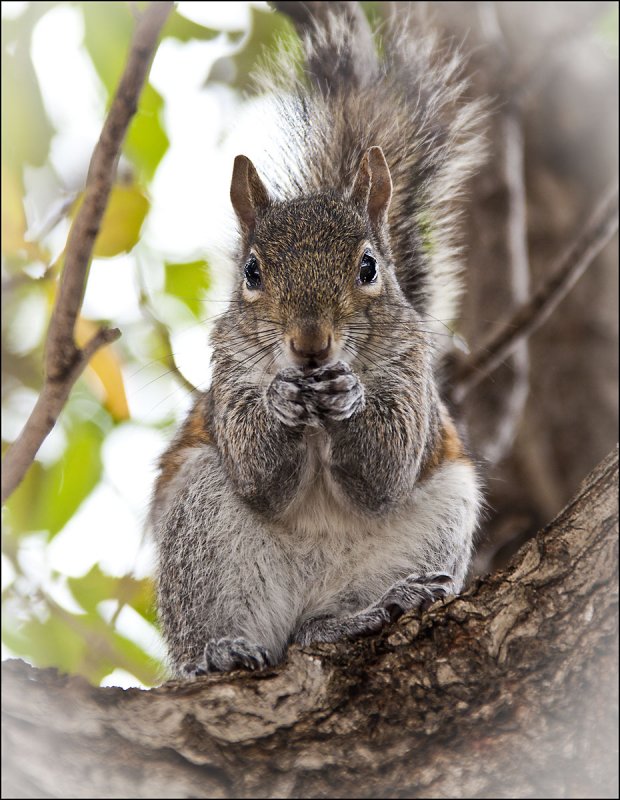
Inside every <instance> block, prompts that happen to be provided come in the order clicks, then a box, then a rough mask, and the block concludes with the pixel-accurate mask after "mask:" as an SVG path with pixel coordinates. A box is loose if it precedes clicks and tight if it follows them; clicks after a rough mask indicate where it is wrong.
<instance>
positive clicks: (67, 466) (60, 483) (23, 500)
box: [7, 422, 103, 538]
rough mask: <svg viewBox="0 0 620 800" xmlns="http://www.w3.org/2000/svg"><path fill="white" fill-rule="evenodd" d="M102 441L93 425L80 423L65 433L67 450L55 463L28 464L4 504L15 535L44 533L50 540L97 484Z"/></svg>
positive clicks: (99, 474) (101, 435) (98, 430)
mask: <svg viewBox="0 0 620 800" xmlns="http://www.w3.org/2000/svg"><path fill="white" fill-rule="evenodd" d="M102 441H103V433H102V431H101V429H100V428H99V427H98V426H97V425H95V424H94V423H92V422H82V423H80V424H79V425H76V426H74V427H73V428H72V429H70V430H69V432H68V445H67V449H66V450H65V452H64V454H63V456H62V457H61V458H60V459H59V460H58V461H57V462H56V463H55V464H53V465H52V466H51V467H44V466H43V465H42V464H41V463H40V462H38V461H35V462H34V464H32V466H31V467H30V469H29V470H28V472H27V473H26V477H25V479H24V481H23V482H22V483H21V485H20V486H18V488H17V489H16V490H15V492H14V493H13V495H12V496H11V497H10V499H9V500H8V503H7V515H8V519H7V521H8V523H9V525H10V528H11V529H12V530H13V531H14V532H15V533H16V534H18V535H19V534H23V533H28V532H30V531H38V530H46V531H48V532H49V536H50V538H52V537H53V536H55V535H56V534H57V533H58V532H59V531H60V530H61V529H62V528H63V527H64V526H65V525H66V524H67V522H68V521H69V520H70V519H71V517H72V516H73V515H74V514H75V512H76V511H77V510H78V508H79V507H80V505H81V504H82V502H83V501H84V500H85V499H86V498H87V497H88V495H89V494H90V492H91V491H92V490H93V489H94V488H95V486H96V485H97V483H98V482H99V478H100V477H101V444H102ZM85 535H87V532H85Z"/></svg>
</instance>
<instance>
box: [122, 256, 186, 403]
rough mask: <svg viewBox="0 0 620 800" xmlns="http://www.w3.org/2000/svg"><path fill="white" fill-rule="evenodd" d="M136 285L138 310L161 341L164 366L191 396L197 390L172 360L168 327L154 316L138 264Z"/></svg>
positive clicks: (173, 359)
mask: <svg viewBox="0 0 620 800" xmlns="http://www.w3.org/2000/svg"><path fill="white" fill-rule="evenodd" d="M137 274H138V285H139V288H140V296H139V300H138V303H139V305H140V310H141V311H142V314H143V315H144V317H145V318H146V319H147V320H148V321H149V322H150V323H151V325H152V326H153V327H154V328H155V331H156V332H157V334H158V336H159V338H160V339H161V341H162V344H163V346H164V350H165V356H164V357H165V360H166V364H167V365H168V369H169V370H170V372H171V373H172V374H173V375H174V376H175V378H176V379H177V380H178V381H179V383H180V384H181V385H182V386H184V387H185V388H186V389H187V391H188V392H191V393H192V394H193V393H194V392H197V391H198V389H197V387H196V386H194V384H193V383H192V382H191V381H189V380H188V379H187V378H186V377H185V375H183V373H182V372H181V370H180V369H179V367H178V365H177V362H176V360H175V358H174V353H173V350H172V342H171V340H170V331H169V330H168V326H167V325H165V324H164V323H163V322H162V321H161V320H160V319H159V317H158V316H157V315H156V314H155V312H154V311H153V309H152V308H151V303H150V300H149V296H148V292H147V289H146V285H145V282H144V278H143V275H142V271H141V269H140V265H139V264H138V270H137Z"/></svg>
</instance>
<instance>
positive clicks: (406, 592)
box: [373, 572, 453, 620]
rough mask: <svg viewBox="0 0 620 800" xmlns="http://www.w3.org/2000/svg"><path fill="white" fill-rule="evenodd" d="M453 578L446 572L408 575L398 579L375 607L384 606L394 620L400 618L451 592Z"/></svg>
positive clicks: (427, 605)
mask: <svg viewBox="0 0 620 800" xmlns="http://www.w3.org/2000/svg"><path fill="white" fill-rule="evenodd" d="M452 582H453V578H452V576H451V575H448V574H447V573H446V572H430V573H428V574H426V575H408V576H407V577H406V578H403V579H402V580H400V581H396V583H395V584H394V585H393V586H390V588H389V589H388V590H387V592H386V593H385V594H384V595H383V597H382V598H381V599H380V600H378V601H377V602H376V603H375V605H374V606H373V608H384V609H386V610H387V611H388V613H389V615H390V617H391V619H392V620H396V619H398V618H399V617H400V616H402V615H403V614H404V613H405V612H407V611H412V610H413V609H414V608H420V609H422V610H425V609H427V608H428V607H429V606H430V605H432V604H433V603H434V602H435V601H436V600H439V599H441V598H443V597H446V595H448V594H450V590H451V588H452V586H451V584H452Z"/></svg>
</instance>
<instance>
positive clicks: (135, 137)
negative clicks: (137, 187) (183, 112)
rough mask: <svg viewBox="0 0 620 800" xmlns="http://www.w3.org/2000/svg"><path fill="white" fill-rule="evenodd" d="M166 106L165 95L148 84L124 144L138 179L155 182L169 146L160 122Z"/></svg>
mask: <svg viewBox="0 0 620 800" xmlns="http://www.w3.org/2000/svg"><path fill="white" fill-rule="evenodd" d="M163 107H164V101H163V98H162V96H161V95H160V94H159V92H156V91H155V89H153V87H152V86H151V85H150V83H147V85H146V86H145V87H144V90H143V92H142V94H141V96H140V103H139V105H138V111H137V112H136V115H135V117H134V118H133V120H132V122H131V125H130V126H129V131H128V133H127V138H126V140H125V145H124V152H125V155H126V156H127V157H128V158H129V159H130V160H131V161H132V163H133V164H134V165H135V166H136V167H137V168H138V179H139V180H144V181H150V180H152V178H153V175H154V174H155V170H156V169H157V167H158V166H159V162H160V161H161V160H162V158H163V157H164V155H165V153H166V150H167V149H168V147H169V146H170V140H169V139H168V136H167V134H166V132H165V131H164V129H163V127H162V124H161V121H160V120H161V116H160V115H161V112H162V110H163Z"/></svg>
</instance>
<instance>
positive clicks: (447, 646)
mask: <svg viewBox="0 0 620 800" xmlns="http://www.w3.org/2000/svg"><path fill="white" fill-rule="evenodd" d="M617 477H618V454H617V450H616V451H614V452H612V453H611V454H610V455H609V456H608V457H607V458H606V459H605V460H604V461H603V462H602V463H601V464H600V465H599V466H598V467H597V468H596V469H595V470H594V472H593V473H592V474H591V475H590V476H589V477H588V478H587V479H586V480H585V481H584V483H583V485H582V487H581V488H580V490H579V492H578V493H577V495H576V497H575V498H574V499H573V501H572V502H571V503H570V504H569V505H568V506H567V507H566V508H565V509H564V510H563V511H562V513H561V514H559V516H558V517H557V518H556V519H555V520H554V521H553V522H552V523H551V524H550V525H548V526H547V527H546V528H545V529H544V530H543V531H541V532H540V533H539V534H538V535H537V536H536V538H535V539H533V540H531V541H530V542H528V543H527V544H526V545H525V546H524V547H523V548H522V549H521V550H520V551H519V553H518V554H517V555H516V557H515V558H514V559H513V561H512V563H511V564H510V567H509V568H508V569H507V570H506V571H504V572H499V573H497V574H495V575H492V576H491V577H489V578H487V579H485V580H484V581H481V582H479V583H477V584H476V585H475V586H473V587H471V588H470V589H469V590H468V591H467V592H466V593H465V594H464V595H462V596H460V597H457V598H453V599H449V600H447V601H446V602H444V603H441V602H439V603H437V604H435V605H434V606H432V607H431V608H430V609H429V610H428V611H427V612H425V613H423V614H422V615H417V614H408V615H406V616H405V617H403V618H402V619H401V620H400V621H399V622H398V623H396V624H394V625H392V626H391V627H390V628H389V629H388V630H386V631H385V632H384V633H382V634H381V635H379V636H374V637H371V638H369V639H366V640H362V641H357V642H355V643H346V642H343V643H339V644H334V645H314V646H311V647H307V648H304V649H300V648H299V647H291V649H290V651H289V655H288V659H287V661H286V663H284V664H283V665H281V666H279V667H276V668H272V669H268V670H265V671H263V672H258V673H245V672H237V673H232V674H227V675H214V676H209V677H205V678H201V679H198V680H196V681H194V682H171V683H168V684H165V685H164V686H162V687H160V688H158V689H153V690H151V691H150V692H144V691H139V690H135V689H134V690H128V691H123V690H121V689H118V688H105V689H101V688H95V687H92V686H89V685H88V684H86V682H85V681H83V680H82V679H79V678H75V677H73V678H70V677H64V676H60V675H58V673H57V672H56V671H55V670H36V669H32V668H31V667H28V666H26V665H25V664H24V663H23V662H20V661H12V662H5V664H3V667H2V673H3V674H2V677H3V681H2V686H3V698H4V701H3V702H4V722H3V724H4V740H3V745H4V746H3V758H4V765H3V778H4V780H5V790H4V793H3V796H11V797H14V796H18V797H24V796H36V797H41V796H45V797H87V796H88V797H91V796H95V797H145V798H146V797H155V796H157V797H172V796H174V797H178V796H185V797H537V796H538V797H575V796H584V797H614V796H617V795H616V792H617V753H616V752H615V748H616V741H617V728H616V720H615V718H614V714H613V694H614V691H615V690H616V689H617V654H616V648H615V643H616V635H617V614H616V611H617V609H616V604H617V557H618V539H617V524H618V505H617V494H616V487H617Z"/></svg>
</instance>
